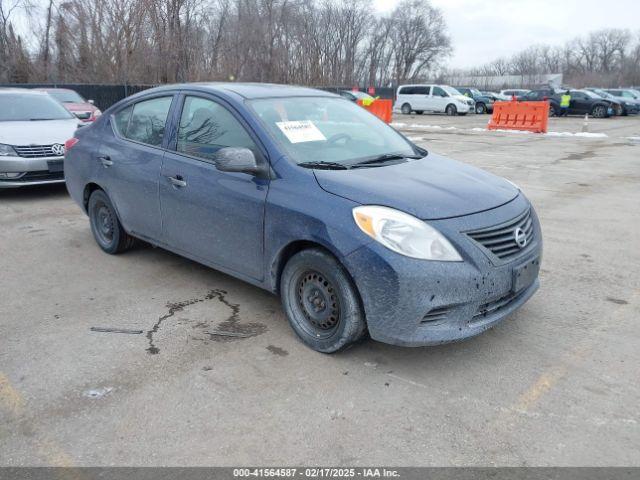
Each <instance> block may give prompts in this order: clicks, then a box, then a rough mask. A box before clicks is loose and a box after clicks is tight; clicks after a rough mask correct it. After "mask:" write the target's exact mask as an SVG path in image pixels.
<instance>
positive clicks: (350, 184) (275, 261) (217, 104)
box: [65, 83, 542, 353]
mask: <svg viewBox="0 0 640 480" xmlns="http://www.w3.org/2000/svg"><path fill="white" fill-rule="evenodd" d="M75 135H76V137H75V138H73V139H70V140H69V141H68V142H67V146H68V151H67V155H66V158H65V170H66V178H67V188H68V190H69V193H70V194H71V196H72V197H73V199H74V200H75V201H76V202H77V203H78V205H79V206H80V207H81V208H82V209H83V210H84V211H85V212H86V213H87V214H88V216H89V224H90V227H91V230H92V232H93V235H94V238H95V240H96V242H97V243H98V245H99V247H100V248H102V249H103V250H104V251H105V252H107V253H110V254H114V253H118V252H122V251H124V250H126V249H127V248H130V247H131V246H132V245H133V244H134V242H135V240H134V238H141V239H144V240H147V241H148V242H150V243H152V244H154V245H158V246H160V247H163V248H166V249H168V250H171V251H174V252H176V253H178V254H180V255H183V256H185V257H188V258H191V259H193V260H195V261H198V262H200V263H203V264H205V265H208V266H210V267H213V268H216V269H218V270H221V271H223V272H226V273H229V274H231V275H234V276H236V277H238V278H240V279H243V280H245V281H247V282H249V283H252V284H254V285H257V286H259V287H262V288H264V289H267V290H269V291H272V292H273V293H276V294H279V295H280V297H281V301H282V306H283V310H284V312H285V314H286V316H287V318H288V320H289V323H290V325H291V327H292V329H293V330H294V331H295V332H296V334H297V335H298V336H299V337H300V338H301V340H302V341H303V342H304V343H305V344H307V345H309V346H310V347H311V348H313V349H315V350H317V351H320V352H325V353H331V352H335V351H338V350H340V349H343V348H345V347H347V346H348V345H349V344H351V343H353V342H355V341H357V340H359V339H361V338H363V336H364V335H365V334H366V332H367V331H368V333H369V335H370V336H371V338H373V339H375V340H378V341H382V342H387V343H391V344H396V345H404V346H421V345H440V344H442V343H447V342H452V341H456V340H461V339H464V338H468V337H471V336H474V335H478V334H480V333H482V332H484V331H486V330H487V329H489V328H491V327H492V326H494V325H496V324H497V323H498V322H500V321H501V320H503V319H504V318H506V317H507V316H508V315H510V314H511V313H513V312H514V311H516V310H517V309H518V308H520V307H521V306H522V305H523V304H524V303H525V302H526V301H527V300H528V299H529V298H530V297H531V296H532V295H533V294H534V293H535V292H536V290H537V289H538V287H539V280H538V272H539V268H540V262H541V256H542V233H541V229H540V224H539V221H538V217H537V215H536V213H535V210H534V208H533V206H532V205H531V203H530V202H529V200H528V199H527V198H526V196H525V195H524V194H523V193H522V192H521V191H520V189H519V188H518V187H517V186H515V185H513V184H512V183H511V182H509V181H507V180H505V179H503V178H500V177H497V176H495V175H493V174H490V173H488V172H485V171H482V170H480V169H478V168H475V167H473V166H471V165H466V164H464V163H459V162H455V161H453V160H449V159H447V158H445V157H442V156H440V155H437V154H434V153H430V152H427V151H426V150H424V149H422V148H420V147H418V146H416V145H414V144H413V143H412V142H411V141H409V140H408V139H406V138H405V137H404V136H402V135H401V134H400V133H398V132H396V131H395V130H394V129H393V128H391V127H390V126H388V125H386V124H385V123H384V122H383V121H381V120H379V119H378V118H376V117H375V116H373V115H371V114H369V113H368V112H367V111H366V110H364V109H362V108H360V107H358V106H356V105H354V104H353V103H352V102H350V101H347V100H345V99H344V98H341V97H339V96H338V95H334V94H330V93H327V92H322V91H318V90H313V89H308V88H301V87H288V86H284V85H264V84H240V83H232V84H220V83H218V84H185V85H168V86H164V87H158V88H153V89H150V90H146V91H145V92H142V93H140V94H137V95H134V96H131V97H128V98H127V99H125V100H123V101H121V102H119V103H118V104H116V105H114V106H113V107H111V108H110V109H109V110H107V111H106V112H105V115H103V116H102V117H101V118H100V119H99V120H97V121H96V122H94V123H93V124H92V125H90V126H87V127H84V128H81V129H79V130H78V131H77V132H76V133H75ZM131 261H135V257H133V258H132V259H131ZM115 268H118V267H115Z"/></svg>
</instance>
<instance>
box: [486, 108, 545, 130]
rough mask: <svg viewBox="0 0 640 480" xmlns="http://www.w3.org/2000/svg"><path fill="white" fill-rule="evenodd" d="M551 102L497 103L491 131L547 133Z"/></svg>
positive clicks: (490, 125) (489, 126)
mask: <svg viewBox="0 0 640 480" xmlns="http://www.w3.org/2000/svg"><path fill="white" fill-rule="evenodd" d="M548 124H549V102H495V103H494V104H493V116H492V117H491V121H490V122H489V125H488V128H489V130H498V129H504V130H525V131H528V132H534V133H547V126H548Z"/></svg>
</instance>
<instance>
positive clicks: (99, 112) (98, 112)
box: [93, 110, 102, 117]
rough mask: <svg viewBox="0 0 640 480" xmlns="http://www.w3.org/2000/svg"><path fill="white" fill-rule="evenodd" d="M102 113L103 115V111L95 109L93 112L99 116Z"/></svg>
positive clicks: (95, 115)
mask: <svg viewBox="0 0 640 480" xmlns="http://www.w3.org/2000/svg"><path fill="white" fill-rule="evenodd" d="M100 115H102V112H101V111H100V110H94V112H93V116H94V117H99V116H100Z"/></svg>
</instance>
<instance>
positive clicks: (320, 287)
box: [297, 270, 340, 337]
mask: <svg viewBox="0 0 640 480" xmlns="http://www.w3.org/2000/svg"><path fill="white" fill-rule="evenodd" d="M297 287H298V306H299V307H300V310H301V311H302V313H303V314H304V316H305V318H306V319H307V323H306V326H308V327H310V333H311V334H312V335H316V336H318V335H320V336H323V337H327V336H330V335H331V334H332V333H333V330H335V329H336V328H337V326H338V322H339V321H340V300H339V299H338V295H337V294H336V291H335V287H334V286H333V285H332V284H331V282H330V281H329V280H327V279H326V278H324V276H323V275H322V273H320V272H317V271H315V270H309V271H308V272H305V273H304V274H302V275H300V276H299V277H298V282H297Z"/></svg>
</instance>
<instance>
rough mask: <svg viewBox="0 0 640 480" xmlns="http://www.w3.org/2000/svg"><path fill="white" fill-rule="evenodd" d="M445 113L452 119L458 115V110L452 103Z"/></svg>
mask: <svg viewBox="0 0 640 480" xmlns="http://www.w3.org/2000/svg"><path fill="white" fill-rule="evenodd" d="M444 111H445V113H446V114H447V115H449V116H450V117H453V116H454V115H455V114H456V113H458V109H457V108H456V106H455V105H453V104H452V103H451V104H449V105H447V108H446V109H445V110H444Z"/></svg>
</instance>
